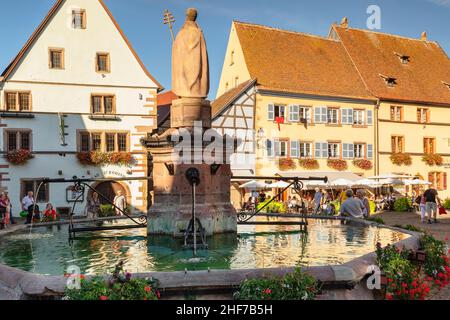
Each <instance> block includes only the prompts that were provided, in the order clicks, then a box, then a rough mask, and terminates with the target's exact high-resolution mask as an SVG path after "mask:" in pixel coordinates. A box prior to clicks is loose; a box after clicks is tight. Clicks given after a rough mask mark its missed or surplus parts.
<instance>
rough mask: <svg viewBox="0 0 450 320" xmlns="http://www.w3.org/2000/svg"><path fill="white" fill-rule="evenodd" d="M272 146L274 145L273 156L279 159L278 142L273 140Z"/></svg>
mask: <svg viewBox="0 0 450 320" xmlns="http://www.w3.org/2000/svg"><path fill="white" fill-rule="evenodd" d="M273 145H274V149H275V152H274V154H275V156H276V157H279V156H280V141H278V140H275V141H274V144H273Z"/></svg>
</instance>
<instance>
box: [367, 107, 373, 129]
mask: <svg viewBox="0 0 450 320" xmlns="http://www.w3.org/2000/svg"><path fill="white" fill-rule="evenodd" d="M372 124H373V111H372V110H367V125H369V126H371V125H372Z"/></svg>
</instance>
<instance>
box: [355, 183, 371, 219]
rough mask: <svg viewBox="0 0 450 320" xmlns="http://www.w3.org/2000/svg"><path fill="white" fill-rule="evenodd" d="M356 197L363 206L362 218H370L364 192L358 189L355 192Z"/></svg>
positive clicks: (368, 205)
mask: <svg viewBox="0 0 450 320" xmlns="http://www.w3.org/2000/svg"><path fill="white" fill-rule="evenodd" d="M356 197H357V198H358V199H359V200H361V201H362V203H363V205H364V210H363V215H364V218H368V217H369V216H370V202H369V199H367V197H366V190H364V189H358V190H356Z"/></svg>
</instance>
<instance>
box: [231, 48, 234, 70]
mask: <svg viewBox="0 0 450 320" xmlns="http://www.w3.org/2000/svg"><path fill="white" fill-rule="evenodd" d="M233 64H234V50H232V51H231V53H230V66H232V65H233Z"/></svg>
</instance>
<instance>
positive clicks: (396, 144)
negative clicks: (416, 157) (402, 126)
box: [391, 136, 405, 153]
mask: <svg viewBox="0 0 450 320" xmlns="http://www.w3.org/2000/svg"><path fill="white" fill-rule="evenodd" d="M391 146H392V152H393V153H402V152H404V151H405V138H404V137H402V136H392V137H391Z"/></svg>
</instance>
